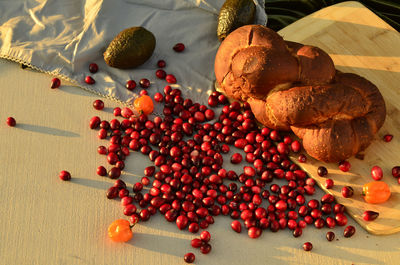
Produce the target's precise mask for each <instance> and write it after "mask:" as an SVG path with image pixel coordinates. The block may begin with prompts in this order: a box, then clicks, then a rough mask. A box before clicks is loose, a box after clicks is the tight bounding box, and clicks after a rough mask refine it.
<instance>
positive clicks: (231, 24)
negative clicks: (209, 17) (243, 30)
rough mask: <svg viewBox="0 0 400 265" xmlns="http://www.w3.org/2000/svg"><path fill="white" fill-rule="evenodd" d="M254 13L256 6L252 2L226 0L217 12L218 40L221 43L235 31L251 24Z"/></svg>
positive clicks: (250, 0)
mask: <svg viewBox="0 0 400 265" xmlns="http://www.w3.org/2000/svg"><path fill="white" fill-rule="evenodd" d="M255 13H256V5H255V4H254V2H253V1H252V0H226V1H225V3H224V4H223V5H222V7H221V9H220V11H219V16H218V27H217V36H218V39H219V40H220V41H223V40H224V39H225V38H226V36H228V34H229V33H231V32H232V31H234V30H235V29H237V28H240V27H241V26H244V25H248V24H253V23H254V18H255Z"/></svg>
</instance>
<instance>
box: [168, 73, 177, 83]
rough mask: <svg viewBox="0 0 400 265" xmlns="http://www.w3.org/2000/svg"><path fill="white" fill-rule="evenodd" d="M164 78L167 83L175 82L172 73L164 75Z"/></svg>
mask: <svg viewBox="0 0 400 265" xmlns="http://www.w3.org/2000/svg"><path fill="white" fill-rule="evenodd" d="M165 80H166V81H167V83H169V84H176V77H175V76H174V75H172V74H168V75H166V77H165Z"/></svg>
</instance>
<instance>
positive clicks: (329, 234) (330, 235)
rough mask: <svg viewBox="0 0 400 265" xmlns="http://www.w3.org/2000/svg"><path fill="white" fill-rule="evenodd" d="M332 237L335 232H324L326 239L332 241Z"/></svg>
mask: <svg viewBox="0 0 400 265" xmlns="http://www.w3.org/2000/svg"><path fill="white" fill-rule="evenodd" d="M334 239H335V233H333V232H332V231H329V232H327V233H326V240H328V241H332V240H334Z"/></svg>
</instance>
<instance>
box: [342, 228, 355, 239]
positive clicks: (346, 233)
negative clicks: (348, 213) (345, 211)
mask: <svg viewBox="0 0 400 265" xmlns="http://www.w3.org/2000/svg"><path fill="white" fill-rule="evenodd" d="M355 232H356V228H355V227H354V226H352V225H349V226H347V227H346V228H345V229H344V231H343V236H344V237H352V236H353V235H354V234H355Z"/></svg>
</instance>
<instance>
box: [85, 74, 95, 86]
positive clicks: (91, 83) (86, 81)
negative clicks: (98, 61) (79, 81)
mask: <svg viewBox="0 0 400 265" xmlns="http://www.w3.org/2000/svg"><path fill="white" fill-rule="evenodd" d="M85 83H86V84H88V85H93V84H94V83H96V81H94V79H93V77H91V76H89V75H88V76H86V77H85Z"/></svg>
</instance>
